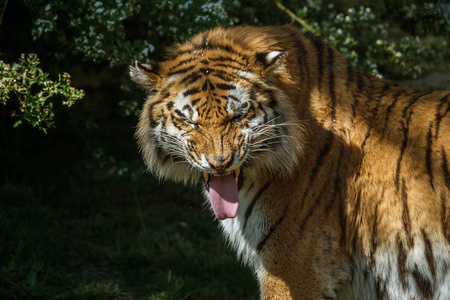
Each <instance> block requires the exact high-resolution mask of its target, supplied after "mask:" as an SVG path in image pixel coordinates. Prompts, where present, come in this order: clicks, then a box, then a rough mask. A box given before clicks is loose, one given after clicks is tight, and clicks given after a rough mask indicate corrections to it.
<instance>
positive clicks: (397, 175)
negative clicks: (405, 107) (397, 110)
mask: <svg viewBox="0 0 450 300" xmlns="http://www.w3.org/2000/svg"><path fill="white" fill-rule="evenodd" d="M411 115H412V112H411V113H410V114H409V116H408V118H407V119H406V123H404V124H402V127H403V128H402V130H403V141H402V146H401V148H400V155H399V157H398V159H397V170H396V173H395V181H394V183H395V186H396V188H397V191H398V190H399V188H400V185H399V184H400V171H401V167H402V160H403V155H404V154H405V150H406V147H407V145H408V132H409V123H410V122H411Z"/></svg>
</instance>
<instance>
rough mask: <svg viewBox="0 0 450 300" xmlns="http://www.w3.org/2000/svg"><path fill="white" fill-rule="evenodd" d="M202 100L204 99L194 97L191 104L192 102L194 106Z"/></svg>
mask: <svg viewBox="0 0 450 300" xmlns="http://www.w3.org/2000/svg"><path fill="white" fill-rule="evenodd" d="M200 100H202V98H196V99H194V100H191V104H192V105H193V106H196V105H197V102H198V101H200Z"/></svg>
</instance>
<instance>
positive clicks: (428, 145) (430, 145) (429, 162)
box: [425, 121, 434, 190]
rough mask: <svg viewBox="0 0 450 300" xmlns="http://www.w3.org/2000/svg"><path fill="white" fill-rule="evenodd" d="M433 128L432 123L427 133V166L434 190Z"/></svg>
mask: <svg viewBox="0 0 450 300" xmlns="http://www.w3.org/2000/svg"><path fill="white" fill-rule="evenodd" d="M432 127H433V123H432V122H431V121H430V126H428V133H427V147H426V151H425V164H426V165H427V170H428V175H429V176H430V185H431V187H432V188H433V190H434V184H433V180H434V179H433V166H432V163H431V152H432V151H431V148H432V144H433V140H432V138H431V128H432Z"/></svg>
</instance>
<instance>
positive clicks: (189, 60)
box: [169, 58, 195, 72]
mask: <svg viewBox="0 0 450 300" xmlns="http://www.w3.org/2000/svg"><path fill="white" fill-rule="evenodd" d="M193 60H195V58H188V59H183V60H181V61H180V62H178V64H177V65H175V66H172V67H170V68H169V72H170V71H173V70H174V69H176V68H178V67H179V66H182V65H185V64H188V63H190V62H191V61H193Z"/></svg>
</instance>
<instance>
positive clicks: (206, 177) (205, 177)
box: [202, 169, 241, 184]
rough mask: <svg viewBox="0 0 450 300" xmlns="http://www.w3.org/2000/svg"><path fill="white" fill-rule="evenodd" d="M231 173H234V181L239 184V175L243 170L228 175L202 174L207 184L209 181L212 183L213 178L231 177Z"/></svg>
mask: <svg viewBox="0 0 450 300" xmlns="http://www.w3.org/2000/svg"><path fill="white" fill-rule="evenodd" d="M231 173H233V177H234V180H235V181H236V184H237V183H238V181H239V174H240V173H241V170H239V169H236V170H233V171H230V172H228V173H226V174H209V173H202V177H203V179H204V180H205V181H206V182H208V183H209V181H210V179H211V176H226V175H230V174H231Z"/></svg>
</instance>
